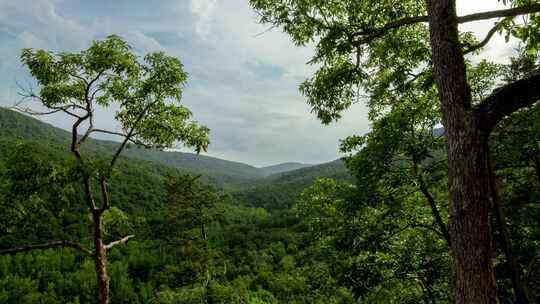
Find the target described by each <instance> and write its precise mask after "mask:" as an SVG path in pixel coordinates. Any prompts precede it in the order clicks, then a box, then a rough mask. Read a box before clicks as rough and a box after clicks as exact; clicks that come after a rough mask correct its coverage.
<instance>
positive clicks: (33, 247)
mask: <svg viewBox="0 0 540 304" xmlns="http://www.w3.org/2000/svg"><path fill="white" fill-rule="evenodd" d="M60 247H68V248H74V249H77V250H79V251H80V252H82V253H84V254H86V255H87V256H90V257H92V256H94V253H93V252H92V251H91V250H89V249H88V248H86V247H84V246H83V245H81V244H80V243H77V242H73V241H66V240H64V241H53V242H48V243H43V244H37V245H29V246H23V247H15V248H10V249H3V250H0V256H2V255H13V254H17V253H19V252H28V251H33V250H45V249H51V248H60Z"/></svg>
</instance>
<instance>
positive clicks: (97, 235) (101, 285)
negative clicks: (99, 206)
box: [93, 210, 109, 304]
mask: <svg viewBox="0 0 540 304" xmlns="http://www.w3.org/2000/svg"><path fill="white" fill-rule="evenodd" d="M102 215H103V212H101V211H99V210H96V211H94V213H93V217H94V246H95V257H94V261H95V264H96V275H97V282H98V304H109V276H108V275H107V249H106V248H105V244H103V235H102V224H101V219H102Z"/></svg>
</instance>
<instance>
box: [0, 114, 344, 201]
mask: <svg viewBox="0 0 540 304" xmlns="http://www.w3.org/2000/svg"><path fill="white" fill-rule="evenodd" d="M70 136H71V134H70V133H69V132H67V131H65V130H62V129H59V128H56V127H54V126H52V125H50V124H47V123H44V122H41V121H39V120H37V119H35V118H32V117H29V116H27V115H24V114H21V113H18V112H15V111H12V110H10V109H7V108H2V107H0V139H10V140H26V141H32V142H38V143H41V144H44V145H52V146H57V148H58V149H66V151H67V147H68V145H69V143H70ZM117 145H118V143H117V142H113V141H107V140H97V139H90V140H88V142H87V143H86V144H85V147H83V148H84V149H87V150H88V151H89V152H92V153H113V151H115V149H116V147H117ZM64 147H65V148H64ZM123 156H125V157H128V158H131V159H139V160H142V161H150V162H154V163H157V164H160V165H165V166H168V167H173V168H178V169H181V170H182V171H187V172H189V173H192V174H201V175H204V176H205V177H206V178H207V179H210V180H212V181H213V183H214V184H216V185H218V186H221V187H233V188H234V189H236V190H239V189H240V191H246V189H249V190H248V191H251V189H254V187H255V188H257V187H262V188H258V189H257V191H259V190H260V191H265V190H264V188H265V187H267V186H268V185H276V187H291V188H294V189H297V188H298V187H300V186H308V185H309V184H311V182H312V181H313V180H314V179H315V178H317V177H320V176H328V177H333V176H336V177H343V176H347V173H346V170H345V168H344V166H343V164H342V163H341V162H339V161H336V162H331V163H326V164H321V165H308V164H302V163H293V162H291V163H283V164H278V165H274V166H269V167H263V168H256V167H254V166H250V165H247V164H244V163H240V162H233V161H228V160H223V159H219V158H214V157H209V156H205V155H196V154H193V153H183V152H164V151H157V150H149V149H143V148H137V147H133V148H130V149H127V150H126V151H125V153H124V154H123ZM263 185H265V186H263ZM278 185H279V186H278ZM302 189H303V188H302Z"/></svg>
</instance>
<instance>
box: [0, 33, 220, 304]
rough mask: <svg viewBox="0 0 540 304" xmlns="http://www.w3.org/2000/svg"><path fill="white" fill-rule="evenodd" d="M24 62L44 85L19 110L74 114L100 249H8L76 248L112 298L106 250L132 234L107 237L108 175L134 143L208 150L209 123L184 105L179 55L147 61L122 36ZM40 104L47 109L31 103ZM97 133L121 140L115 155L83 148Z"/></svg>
mask: <svg viewBox="0 0 540 304" xmlns="http://www.w3.org/2000/svg"><path fill="white" fill-rule="evenodd" d="M21 59H22V62H23V63H24V64H25V65H26V66H27V67H28V68H29V70H30V73H31V74H32V76H34V77H35V78H36V80H37V83H38V84H39V92H38V93H34V92H33V91H32V90H27V91H25V92H23V96H24V97H25V98H24V99H23V100H22V101H21V102H19V103H18V104H17V105H16V108H17V109H19V110H21V111H23V112H25V113H28V114H30V115H50V114H56V113H58V114H64V115H65V116H67V117H69V118H72V119H74V123H73V125H72V129H71V146H70V151H71V154H72V155H73V157H74V159H75V165H74V166H73V168H71V170H72V172H73V174H74V176H75V178H74V180H73V182H76V183H79V184H80V187H79V189H81V192H82V193H83V197H84V203H85V205H86V207H87V208H88V209H89V211H90V212H91V214H92V221H93V249H90V248H87V247H86V246H83V245H82V244H80V243H78V242H73V241H67V240H57V241H50V242H46V243H43V244H37V245H29V246H24V247H18V248H12V249H7V250H1V251H0V254H15V253H18V252H25V251H30V250H35V249H48V248H55V247H72V248H75V249H77V250H79V251H80V252H82V253H84V254H85V255H87V256H89V257H91V258H92V259H93V260H94V262H95V271H96V275H97V282H98V284H97V285H98V290H97V299H98V303H100V304H106V303H109V298H110V295H109V293H110V292H109V276H108V275H107V253H108V252H109V251H110V250H111V249H112V248H113V247H114V246H117V245H121V244H125V243H127V242H128V240H129V239H131V238H133V237H134V236H133V235H127V236H124V237H122V238H121V239H118V240H115V241H111V242H109V243H105V240H104V227H103V226H104V223H103V220H104V215H105V214H106V213H107V211H108V210H110V209H111V199H112V198H111V197H110V196H109V180H110V179H111V177H112V176H113V173H114V172H113V169H114V168H115V165H116V164H117V162H118V160H119V158H120V156H121V154H122V152H123V151H124V150H125V149H126V148H127V147H128V145H129V144H136V145H141V146H144V147H147V148H157V149H164V148H170V147H172V146H173V145H175V144H176V143H177V142H181V143H183V144H185V145H186V146H189V147H194V148H195V150H196V151H197V152H200V151H201V150H202V149H206V147H207V145H208V143H209V140H208V132H209V130H208V128H206V127H204V126H199V125H198V124H197V123H196V122H194V121H192V120H191V116H192V114H191V112H190V111H189V109H187V108H186V107H184V106H182V105H179V104H178V103H179V102H180V99H181V97H182V91H183V87H184V85H185V83H186V80H187V74H186V73H185V72H184V70H183V65H182V63H181V62H180V60H179V59H177V58H174V57H170V56H167V55H165V54H164V53H161V52H158V53H150V54H147V55H145V56H144V58H142V60H141V59H140V58H139V57H137V56H136V55H135V54H134V53H133V52H132V51H131V48H130V47H129V45H128V44H127V43H126V42H125V41H124V40H122V39H121V38H119V37H117V36H109V37H107V38H106V39H105V40H102V41H94V42H93V43H92V45H91V46H90V47H89V48H88V49H86V50H83V51H81V52H78V53H65V52H61V53H53V52H48V51H45V50H32V49H24V50H23V51H22V55H21ZM27 102H37V103H38V104H39V106H41V107H44V108H46V109H47V110H45V111H42V112H40V111H36V110H34V109H35V108H32V107H25V103H27ZM96 108H104V109H116V113H115V118H116V120H117V121H118V123H119V124H120V126H121V129H122V130H121V131H115V130H110V129H101V128H98V127H96V125H95V116H96V115H97V112H96ZM93 134H108V135H111V136H117V137H119V138H120V140H121V141H120V143H119V145H118V148H117V150H116V151H115V153H114V154H113V155H111V156H110V157H105V156H103V157H99V158H92V157H90V156H89V155H87V154H85V153H84V152H85V151H84V150H83V147H84V143H85V142H87V141H88V139H89V137H90V136H91V135H93Z"/></svg>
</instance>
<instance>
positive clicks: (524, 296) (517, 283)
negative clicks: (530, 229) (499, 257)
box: [486, 143, 532, 304]
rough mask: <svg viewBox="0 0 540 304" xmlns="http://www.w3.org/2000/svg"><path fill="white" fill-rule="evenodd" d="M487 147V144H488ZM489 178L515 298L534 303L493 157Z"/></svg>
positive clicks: (518, 301) (525, 302)
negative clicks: (515, 246)
mask: <svg viewBox="0 0 540 304" xmlns="http://www.w3.org/2000/svg"><path fill="white" fill-rule="evenodd" d="M486 145H487V143H486ZM489 160H490V161H489V163H488V164H489V176H490V189H491V196H492V198H493V215H494V217H495V221H496V223H497V224H496V225H497V226H498V228H499V236H500V237H499V242H500V244H501V247H502V249H503V251H504V254H505V256H506V262H507V264H508V269H509V270H510V272H511V274H512V286H513V287H514V296H515V301H516V302H515V303H516V304H529V303H532V301H531V297H530V295H529V292H528V289H527V286H525V284H523V280H522V279H521V274H522V271H521V266H520V265H519V262H518V259H517V257H516V256H515V255H514V252H513V249H512V239H511V238H510V233H509V231H508V228H507V226H506V217H505V216H504V213H503V209H502V206H501V200H500V196H499V191H498V186H497V176H496V175H495V172H494V165H493V163H492V162H491V156H490V159H489Z"/></svg>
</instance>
